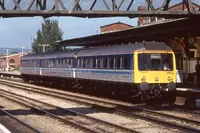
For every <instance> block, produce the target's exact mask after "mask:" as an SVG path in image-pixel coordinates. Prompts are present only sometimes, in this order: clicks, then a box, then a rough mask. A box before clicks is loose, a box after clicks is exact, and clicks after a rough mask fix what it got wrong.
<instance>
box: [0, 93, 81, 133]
mask: <svg viewBox="0 0 200 133" xmlns="http://www.w3.org/2000/svg"><path fill="white" fill-rule="evenodd" d="M0 103H1V106H3V107H4V110H6V111H8V112H10V113H11V114H14V116H15V117H17V118H19V119H20V120H23V121H25V122H26V123H28V124H29V125H32V126H33V127H35V128H36V129H38V130H40V131H41V132H43V133H67V132H69V133H82V131H79V130H77V129H74V128H72V127H70V126H68V125H66V124H64V123H62V122H60V121H57V120H55V119H52V118H50V117H48V116H46V115H38V114H35V112H33V111H32V110H31V109H30V108H27V107H24V106H21V105H19V104H17V103H15V102H11V101H9V100H7V99H5V98H2V97H0Z"/></svg>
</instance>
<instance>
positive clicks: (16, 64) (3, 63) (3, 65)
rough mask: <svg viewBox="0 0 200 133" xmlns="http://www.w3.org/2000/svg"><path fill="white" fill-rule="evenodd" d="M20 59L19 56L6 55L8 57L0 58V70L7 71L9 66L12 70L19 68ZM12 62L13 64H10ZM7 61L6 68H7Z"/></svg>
mask: <svg viewBox="0 0 200 133" xmlns="http://www.w3.org/2000/svg"><path fill="white" fill-rule="evenodd" d="M20 57H21V54H15V55H8V57H7V56H4V57H1V61H0V67H1V69H4V70H7V69H9V67H10V65H13V67H14V68H19V67H20ZM12 60H14V63H12ZM7 61H8V66H7Z"/></svg>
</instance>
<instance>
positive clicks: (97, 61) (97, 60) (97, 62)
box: [96, 58, 99, 68]
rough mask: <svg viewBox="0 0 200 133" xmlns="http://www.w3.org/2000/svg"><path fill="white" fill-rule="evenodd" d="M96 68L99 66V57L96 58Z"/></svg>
mask: <svg viewBox="0 0 200 133" xmlns="http://www.w3.org/2000/svg"><path fill="white" fill-rule="evenodd" d="M96 68H99V59H98V58H96Z"/></svg>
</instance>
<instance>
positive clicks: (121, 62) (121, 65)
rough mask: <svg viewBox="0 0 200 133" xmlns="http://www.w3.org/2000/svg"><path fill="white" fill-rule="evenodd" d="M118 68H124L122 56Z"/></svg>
mask: <svg viewBox="0 0 200 133" xmlns="http://www.w3.org/2000/svg"><path fill="white" fill-rule="evenodd" d="M120 68H121V69H124V57H121V58H120Z"/></svg>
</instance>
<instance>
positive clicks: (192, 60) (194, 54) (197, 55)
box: [137, 2, 200, 75]
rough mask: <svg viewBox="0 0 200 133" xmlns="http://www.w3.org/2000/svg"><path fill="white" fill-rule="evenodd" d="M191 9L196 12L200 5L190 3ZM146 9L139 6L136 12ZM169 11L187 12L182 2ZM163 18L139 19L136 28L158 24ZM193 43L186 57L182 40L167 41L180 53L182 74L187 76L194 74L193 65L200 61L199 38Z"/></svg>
mask: <svg viewBox="0 0 200 133" xmlns="http://www.w3.org/2000/svg"><path fill="white" fill-rule="evenodd" d="M192 7H193V9H195V10H198V9H199V7H200V5H198V4H196V3H194V2H192ZM146 10H148V8H147V7H146V6H139V7H138V11H146ZM168 10H169V11H182V10H187V6H186V5H185V3H184V2H180V3H178V4H175V5H173V6H171V7H169V9H168ZM164 20H165V18H160V17H139V18H138V22H137V23H138V26H143V25H149V24H151V23H159V22H162V21H164ZM194 40H195V43H194V44H193V45H189V47H188V48H189V51H188V55H187V56H186V51H184V48H183V45H184V41H183V39H182V38H175V39H174V40H169V44H172V48H173V49H175V51H176V52H177V53H182V58H183V59H182V66H183V68H182V69H183V72H184V73H185V74H186V75H188V74H194V73H195V65H196V61H197V60H199V59H200V37H195V38H194Z"/></svg>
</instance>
